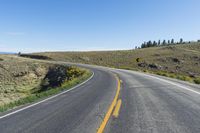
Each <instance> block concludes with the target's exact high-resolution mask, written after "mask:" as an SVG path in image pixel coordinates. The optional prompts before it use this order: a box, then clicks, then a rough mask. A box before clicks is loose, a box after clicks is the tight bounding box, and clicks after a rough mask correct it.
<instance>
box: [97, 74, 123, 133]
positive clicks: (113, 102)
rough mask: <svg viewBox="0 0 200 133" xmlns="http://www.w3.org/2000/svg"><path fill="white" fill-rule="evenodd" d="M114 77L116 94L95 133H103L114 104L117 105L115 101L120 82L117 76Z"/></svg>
mask: <svg viewBox="0 0 200 133" xmlns="http://www.w3.org/2000/svg"><path fill="white" fill-rule="evenodd" d="M115 77H116V79H117V92H116V94H115V97H114V99H113V101H112V103H111V105H110V107H109V109H108V111H107V113H106V115H105V117H104V119H103V121H102V123H101V125H100V127H99V129H98V130H97V133H103V131H104V129H105V127H106V124H107V123H108V120H109V118H110V116H111V114H112V112H113V109H114V107H115V105H116V103H117V99H118V97H119V92H120V80H119V78H118V77H117V76H115Z"/></svg>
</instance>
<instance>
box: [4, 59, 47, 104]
mask: <svg viewBox="0 0 200 133" xmlns="http://www.w3.org/2000/svg"><path fill="white" fill-rule="evenodd" d="M0 58H1V59H3V60H2V61H0V105H2V104H6V103H9V102H11V101H13V100H18V99H20V98H22V97H26V96H27V95H28V94H29V93H30V91H31V90H32V89H33V88H35V87H37V86H38V85H39V84H40V82H41V80H42V79H43V78H44V76H45V74H46V73H47V70H48V67H49V66H51V65H50V64H47V63H40V62H37V61H28V60H24V59H20V58H16V57H15V56H11V55H0Z"/></svg>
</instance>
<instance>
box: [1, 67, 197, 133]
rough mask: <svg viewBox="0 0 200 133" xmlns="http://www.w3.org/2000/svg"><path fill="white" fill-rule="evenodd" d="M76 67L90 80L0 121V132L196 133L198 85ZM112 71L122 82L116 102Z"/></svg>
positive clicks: (121, 72) (144, 75) (124, 71)
mask: <svg viewBox="0 0 200 133" xmlns="http://www.w3.org/2000/svg"><path fill="white" fill-rule="evenodd" d="M79 65H80V64H79ZM81 66H84V67H87V68H90V69H91V70H92V71H93V72H94V77H93V78H92V79H91V80H89V81H88V82H86V83H85V84H83V85H81V86H79V87H77V88H75V89H73V90H72V91H69V92H67V93H65V94H62V95H59V96H57V97H55V98H53V99H50V100H47V101H45V102H42V103H40V104H37V105H35V106H33V107H30V108H27V109H25V110H22V111H20V112H17V113H15V114H12V115H10V116H7V117H4V118H1V117H0V132H1V133H23V132H24V133H29V132H33V133H46V132H47V133H68V132H69V133H71V132H72V133H95V132H97V131H98V129H99V127H101V126H102V125H104V124H105V129H104V132H106V133H199V132H200V87H199V86H198V85H193V84H189V83H185V82H181V81H177V80H173V79H168V78H163V77H159V76H154V75H147V74H143V73H139V72H132V71H127V70H118V69H110V68H106V67H98V66H91V65H81ZM113 73H114V74H117V75H118V77H119V78H120V80H121V89H120V92H119V96H117V98H116V95H117V94H116V93H117V91H118V86H119V85H118V84H119V83H118V82H119V81H118V80H116V77H115V75H114V74H113ZM114 99H116V101H115V100H114ZM113 101H115V102H113ZM112 103H115V107H114V108H113V109H112ZM116 108H117V109H116ZM110 109H112V112H111V113H109V111H110ZM114 112H115V113H114ZM113 113H114V114H115V115H113ZM108 114H111V115H108ZM2 115H3V114H2ZM4 115H5V114H4ZM105 118H106V119H107V118H108V120H107V121H104V120H105Z"/></svg>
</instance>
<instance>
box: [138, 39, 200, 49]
mask: <svg viewBox="0 0 200 133" xmlns="http://www.w3.org/2000/svg"><path fill="white" fill-rule="evenodd" d="M197 42H200V40H198V41H197ZM185 43H186V42H185V41H183V39H182V38H181V39H180V40H179V41H178V42H175V41H174V39H171V40H167V41H166V40H163V41H161V40H158V42H156V41H148V42H144V43H142V44H141V48H148V47H157V46H167V45H175V44H185ZM187 43H190V42H187Z"/></svg>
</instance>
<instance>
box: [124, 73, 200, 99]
mask: <svg viewBox="0 0 200 133" xmlns="http://www.w3.org/2000/svg"><path fill="white" fill-rule="evenodd" d="M125 71H127V72H129V71H128V70H125ZM136 73H138V74H142V75H145V76H148V77H151V78H154V79H158V80H160V81H163V82H166V83H168V84H172V85H175V86H178V87H180V88H182V89H184V90H187V91H191V92H193V93H196V94H199V95H200V92H198V91H195V90H192V89H189V88H188V87H185V86H183V85H181V84H179V83H174V82H173V81H168V80H166V79H162V78H159V77H156V76H152V75H148V74H145V73H140V72H136Z"/></svg>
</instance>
